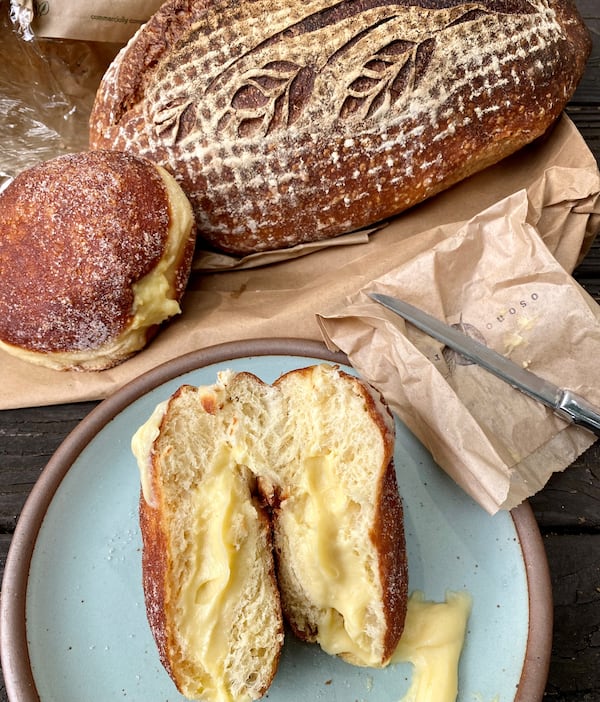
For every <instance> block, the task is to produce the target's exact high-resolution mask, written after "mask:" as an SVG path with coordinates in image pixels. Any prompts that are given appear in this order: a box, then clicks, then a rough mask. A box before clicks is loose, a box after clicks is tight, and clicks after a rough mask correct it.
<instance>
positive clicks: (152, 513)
mask: <svg viewBox="0 0 600 702" xmlns="http://www.w3.org/2000/svg"><path fill="white" fill-rule="evenodd" d="M139 520H140V531H141V534H142V543H143V548H142V585H143V589H144V600H145V604H146V615H147V618H148V624H149V626H150V631H151V632H152V636H153V637H154V640H155V642H156V646H157V648H158V654H159V657H160V661H161V663H162V664H163V666H164V668H165V670H166V671H167V673H168V674H169V675H170V676H171V678H172V679H173V680H175V678H174V671H173V669H172V667H171V659H170V656H169V655H168V651H169V648H170V647H171V646H172V643H171V642H170V641H169V639H170V638H172V634H170V632H169V631H168V627H167V619H166V608H165V600H166V590H165V586H166V581H167V573H168V570H169V563H168V560H169V557H168V553H169V551H168V549H167V546H166V539H165V534H164V531H163V528H162V526H161V512H160V510H159V509H154V508H152V507H150V506H149V505H148V503H147V502H146V500H145V499H144V496H143V494H140V500H139Z"/></svg>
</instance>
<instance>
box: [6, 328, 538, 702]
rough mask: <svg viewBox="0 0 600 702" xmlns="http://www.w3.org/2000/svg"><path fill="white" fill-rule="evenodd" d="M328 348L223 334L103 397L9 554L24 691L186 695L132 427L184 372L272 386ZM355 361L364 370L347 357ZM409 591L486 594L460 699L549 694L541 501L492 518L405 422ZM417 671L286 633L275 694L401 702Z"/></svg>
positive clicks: (10, 625)
mask: <svg viewBox="0 0 600 702" xmlns="http://www.w3.org/2000/svg"><path fill="white" fill-rule="evenodd" d="M321 360H328V361H330V360H334V361H337V362H343V361H344V360H345V359H344V358H343V357H342V356H341V355H334V354H331V353H329V352H328V351H327V350H326V349H325V348H324V347H323V346H322V345H320V344H318V343H316V342H315V343H313V342H301V341H295V340H269V341H267V340H258V341H251V342H243V343H239V344H223V345H220V346H217V347H213V348H211V349H207V350H203V351H200V352H197V353H194V354H190V355H188V356H185V357H182V358H181V359H177V360H175V361H172V362H169V363H167V364H165V365H164V366H161V367H160V368H158V369H155V370H154V371H151V372H150V373H148V374H146V375H144V376H142V377H141V378H139V379H137V380H136V381H134V382H133V383H130V384H129V385H128V386H127V387H125V388H124V389H122V390H121V391H119V392H118V393H116V394H115V395H114V396H112V397H111V398H109V399H108V400H105V401H104V402H102V403H101V404H100V405H98V407H97V408H96V409H95V410H94V411H93V412H92V413H91V414H90V415H89V416H88V417H87V418H86V419H85V420H84V421H83V422H82V423H81V424H80V425H79V426H78V427H77V428H76V429H75V430H74V431H73V432H72V433H71V434H70V435H69V436H68V437H67V439H66V440H65V441H64V443H63V444H62V445H61V447H60V448H59V450H58V451H57V453H56V454H55V455H54V456H53V458H52V460H51V461H50V462H49V464H48V466H47V467H46V468H45V469H44V471H43V473H42V475H41V477H40V479H39V481H38V483H37V484H36V486H35V488H34V490H33V491H32V493H31V496H30V498H29V500H28V502H27V504H26V506H25V508H24V510H23V513H22V515H21V518H20V520H19V524H18V527H17V530H16V533H15V535H14V538H13V542H12V545H11V550H10V553H9V557H8V560H7V565H6V575H5V579H4V585H3V588H4V589H3V593H2V610H1V624H2V634H1V647H2V650H1V652H2V664H3V670H4V675H5V679H6V687H7V691H8V695H9V698H10V700H11V702H16V701H17V700H18V701H19V702H34V701H35V702H38V701H39V700H41V701H42V702H99V701H100V702H113V701H114V700H126V701H127V702H176V701H178V700H182V699H183V698H182V697H181V696H180V695H179V694H178V693H177V691H176V690H175V688H174V686H173V684H172V683H171V680H170V679H169V677H168V676H167V674H166V673H165V672H164V670H163V668H162V666H161V664H160V662H159V659H158V654H157V650H156V647H155V645H154V641H153V639H152V636H151V634H150V630H149V628H148V625H147V621H146V615H145V609H144V603H143V595H142V586H141V565H140V560H141V553H140V548H141V537H140V532H139V528H138V517H137V501H138V495H139V475H138V470H137V467H136V464H135V461H134V458H133V456H132V454H131V451H130V439H131V435H132V434H133V432H134V431H135V429H137V427H138V426H139V425H140V424H141V423H143V422H144V421H145V420H146V419H147V418H148V416H149V415H150V413H151V411H152V410H153V409H154V407H155V405H156V404H157V403H158V402H160V401H161V400H163V399H165V398H166V397H168V396H169V395H170V394H171V393H172V392H173V391H174V390H175V389H176V388H177V387H178V386H179V385H180V384H182V383H184V382H185V383H192V384H198V385H200V384H212V383H213V382H214V381H215V379H216V374H217V371H219V370H221V369H224V368H232V369H234V370H249V371H252V372H253V373H255V374H256V375H258V376H259V377H261V378H262V379H263V380H265V381H266V382H272V381H273V380H275V379H276V378H277V377H278V376H279V375H280V374H281V373H283V372H285V371H287V370H290V369H293V368H298V367H301V366H304V365H309V364H310V363H312V362H319V361H321ZM347 370H349V371H350V372H353V371H352V370H351V369H347ZM397 429H398V438H397V442H396V454H395V464H396V470H397V473H398V483H399V487H400V491H401V493H402V496H403V500H404V509H405V519H406V538H407V548H408V563H409V573H410V582H409V587H410V590H411V591H413V590H417V589H418V590H422V591H423V592H424V593H425V596H426V597H427V598H428V599H433V600H442V599H443V598H444V595H445V592H446V591H447V590H463V589H466V590H467V591H468V592H469V593H470V594H471V596H472V598H473V609H472V613H471V617H470V620H469V625H468V632H467V636H466V642H465V647H464V650H463V654H462V657H461V661H460V671H459V685H460V693H459V698H458V699H459V700H460V702H507V701H509V700H515V699H518V700H521V701H522V702H535V701H536V700H541V698H542V694H543V690H544V686H545V680H546V674H547V669H548V661H549V654H550V639H551V621H552V608H551V597H550V585H549V579H548V571H547V562H546V560H545V555H544V551H543V546H542V543H541V539H540V535H539V532H538V530H537V526H536V524H535V521H534V519H533V516H532V513H531V510H530V508H529V507H528V506H527V505H523V506H521V507H520V508H518V509H517V510H515V511H514V512H513V513H512V514H508V513H500V514H498V515H496V516H494V517H490V516H489V515H488V514H486V513H485V512H484V511H483V510H482V509H481V508H480V507H478V506H477V505H476V504H475V503H474V502H473V501H472V500H471V499H470V498H468V497H467V496H466V495H465V494H464V493H463V492H462V491H461V490H460V489H459V488H458V487H456V485H455V484H454V483H453V482H452V481H451V480H450V479H449V478H448V477H447V476H446V475H445V474H444V473H443V472H442V471H441V470H440V469H439V468H438V467H437V466H436V465H435V463H434V462H433V461H432V459H431V456H430V454H429V453H428V452H427V451H426V450H425V449H424V448H423V447H422V445H421V444H419V442H418V441H417V440H416V439H415V438H414V437H413V435H412V434H410V432H409V431H408V430H407V429H406V428H405V427H404V426H403V425H401V424H398V428H397ZM410 679H411V668H410V665H408V664H398V665H393V666H390V667H388V668H387V669H386V670H383V671H376V670H370V669H363V668H356V667H352V666H350V665H348V664H345V663H343V662H342V661H340V660H337V659H335V658H333V657H330V656H327V655H325V654H324V653H322V652H321V651H320V649H318V647H316V646H310V645H304V644H300V643H298V642H296V641H295V640H294V639H293V637H291V636H288V638H287V640H286V644H285V646H284V653H283V655H282V659H281V663H280V667H279V671H278V673H277V676H276V678H275V681H274V683H273V685H272V687H271V689H270V690H269V692H268V699H269V702H306V700H322V701H323V702H327V701H329V700H331V701H333V700H339V701H340V702H348V701H349V700H358V701H360V702H368V701H373V702H399V700H401V698H402V697H403V695H404V694H405V692H406V691H407V689H408V686H409V684H410Z"/></svg>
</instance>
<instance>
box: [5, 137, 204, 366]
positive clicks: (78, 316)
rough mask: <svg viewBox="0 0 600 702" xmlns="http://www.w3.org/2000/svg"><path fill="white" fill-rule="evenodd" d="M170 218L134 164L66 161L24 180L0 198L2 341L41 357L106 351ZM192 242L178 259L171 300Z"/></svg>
mask: <svg viewBox="0 0 600 702" xmlns="http://www.w3.org/2000/svg"><path fill="white" fill-rule="evenodd" d="M172 217H173V213H172V211H171V203H170V198H169V193H168V191H167V188H166V185H165V182H164V180H163V178H162V176H161V175H160V173H159V171H158V169H157V168H156V167H155V165H154V164H152V163H150V162H149V161H147V160H145V159H141V158H139V157H137V156H134V155H130V154H125V153H120V152H114V151H95V152H89V153H79V154H69V155H65V156H61V157H58V158H55V159H52V160H50V161H47V162H45V163H41V164H39V165H36V166H34V167H33V168H30V169H28V170H27V171H24V172H23V173H21V174H20V175H19V176H17V178H15V180H14V181H13V182H12V183H11V184H10V185H9V186H8V188H6V190H5V191H4V192H3V193H2V194H1V195H0V228H1V229H2V238H1V239H0V339H1V340H2V341H4V342H5V343H7V344H10V345H13V346H15V347H19V348H22V349H26V350H29V351H33V352H39V353H40V354H44V353H55V352H56V353H63V352H66V353H69V352H85V351H87V350H91V351H92V352H93V350H94V349H98V348H100V347H102V346H103V345H106V344H110V342H112V341H113V340H115V339H116V338H117V337H119V335H120V334H121V333H122V332H124V331H125V330H126V329H127V328H128V325H129V324H130V322H131V320H132V317H133V314H134V309H133V301H134V289H133V286H134V284H135V283H136V282H138V281H139V280H140V279H142V278H143V277H144V276H146V275H147V274H148V273H150V272H151V271H152V270H153V269H154V268H155V267H156V265H157V263H158V262H159V261H160V260H161V258H162V257H163V255H164V253H165V247H166V242H167V236H168V233H169V226H170V224H171V220H172ZM194 240H195V231H192V232H191V233H190V236H189V237H188V239H187V240H186V243H185V245H184V246H183V247H182V250H181V252H180V253H179V260H178V262H177V273H176V276H175V280H174V287H175V296H176V299H180V298H181V296H182V295H183V292H184V289H185V285H186V281H187V277H188V275H189V271H190V266H191V258H192V255H193V248H194ZM155 331H156V328H155V327H150V328H149V329H148V330H147V338H149V337H150V336H152V335H153V334H154V332H155ZM118 360H119V359H115V362H117V361H118ZM121 360H122V359H121Z"/></svg>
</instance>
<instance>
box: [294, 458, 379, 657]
mask: <svg viewBox="0 0 600 702" xmlns="http://www.w3.org/2000/svg"><path fill="white" fill-rule="evenodd" d="M336 463H338V464H339V459H338V457H337V456H336V455H335V454H330V455H322V456H313V457H310V458H306V459H304V464H303V468H302V469H301V470H300V471H299V473H300V475H304V476H306V480H305V482H304V483H303V485H302V488H303V490H304V491H305V492H304V495H303V496H302V497H301V498H300V499H303V500H304V501H305V504H304V509H284V510H283V513H282V518H283V519H284V521H285V529H286V530H289V532H288V533H294V534H295V535H294V536H293V537H291V538H292V540H293V542H294V543H295V544H297V547H296V555H297V558H298V560H299V561H302V563H303V566H302V569H303V570H304V571H305V572H306V573H309V574H310V575H309V576H308V577H306V578H305V579H304V581H303V587H305V588H306V590H307V595H308V597H309V598H310V600H311V601H312V602H313V603H314V605H315V607H317V608H320V609H322V610H323V615H322V617H321V619H320V620H319V634H318V640H319V644H320V645H321V647H322V648H323V650H324V651H326V652H327V653H330V654H332V655H335V654H338V653H344V654H349V655H350V656H351V657H352V659H353V661H356V663H357V664H359V665H365V666H380V665H381V653H380V652H378V651H377V650H373V649H374V645H373V641H372V640H371V637H370V636H369V633H368V629H369V625H368V617H369V605H371V604H372V603H373V602H378V601H379V600H380V592H379V590H378V587H379V581H378V580H377V576H376V575H375V574H374V573H369V572H367V571H366V570H365V564H364V557H363V556H360V555H359V554H358V550H359V549H358V547H357V545H356V544H352V543H351V542H350V541H348V540H347V537H346V535H347V534H352V533H353V532H355V531H356V526H355V525H354V524H353V522H354V520H355V519H356V518H357V517H356V515H357V509H358V505H356V504H354V503H353V502H352V501H351V500H350V499H349V498H348V496H347V495H345V494H344V493H345V491H344V490H340V489H339V478H338V477H337V475H336V472H335V469H334V466H335V465H336ZM368 538H369V537H368V534H365V539H368ZM315 556H316V558H315Z"/></svg>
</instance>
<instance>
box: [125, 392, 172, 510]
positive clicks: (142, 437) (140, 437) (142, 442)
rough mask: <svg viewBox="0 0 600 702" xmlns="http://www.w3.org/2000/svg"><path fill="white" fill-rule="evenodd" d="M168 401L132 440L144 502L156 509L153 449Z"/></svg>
mask: <svg viewBox="0 0 600 702" xmlns="http://www.w3.org/2000/svg"><path fill="white" fill-rule="evenodd" d="M168 404H169V401H168V400H165V401H164V402H160V403H159V404H158V405H156V407H155V408H154V411H153V412H152V414H151V415H150V417H149V418H148V419H147V420H146V422H144V424H142V426H141V427H140V428H139V429H138V430H137V431H136V432H135V434H134V435H133V437H132V438H131V451H132V453H133V455H134V456H135V458H136V461H137V465H138V469H139V471H140V483H141V487H142V495H143V496H144V500H146V502H147V504H149V505H150V507H153V508H154V509H156V507H158V505H157V504H156V499H155V497H154V491H153V489H152V480H151V475H152V447H153V445H154V441H155V440H156V439H157V438H158V435H159V434H160V423H161V422H162V418H163V416H164V414H165V412H166V410H167V406H168Z"/></svg>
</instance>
